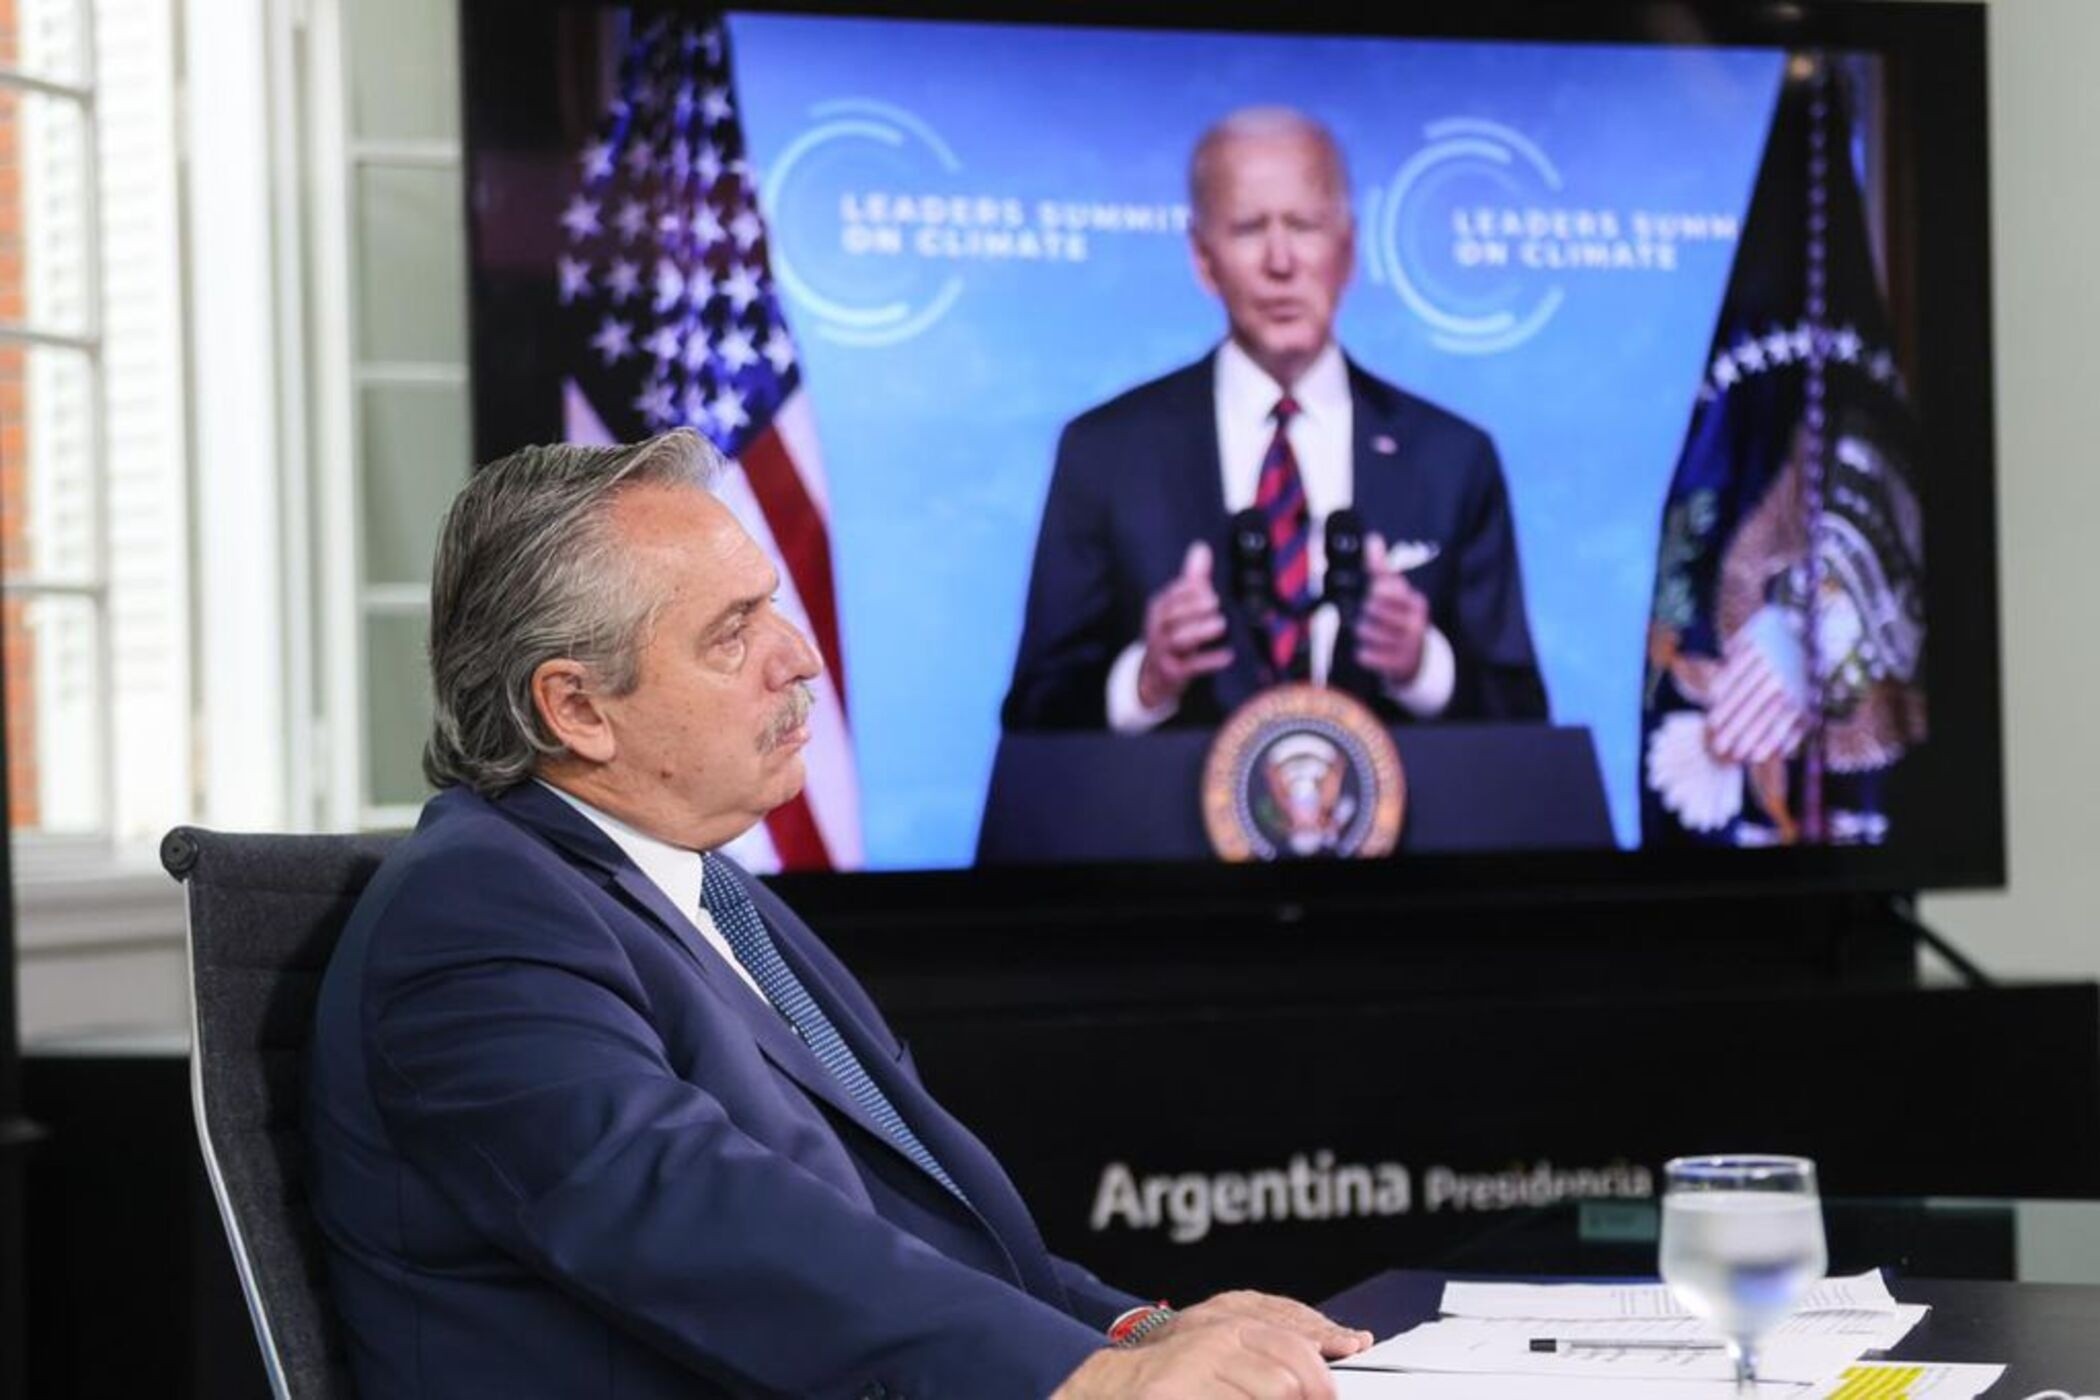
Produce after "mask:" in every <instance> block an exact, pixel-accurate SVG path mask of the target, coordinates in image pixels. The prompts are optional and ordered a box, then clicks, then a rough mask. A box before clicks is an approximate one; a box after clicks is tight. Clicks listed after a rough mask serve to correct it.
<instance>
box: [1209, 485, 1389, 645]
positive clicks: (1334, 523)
mask: <svg viewBox="0 0 2100 1400" xmlns="http://www.w3.org/2000/svg"><path fill="white" fill-rule="evenodd" d="M1231 578H1232V596H1233V600H1234V601H1235V602H1237V603H1238V604H1239V605H1240V607H1241V608H1243V609H1244V610H1245V611H1246V612H1247V614H1248V615H1249V616H1250V617H1253V618H1255V619H1257V620H1259V619H1266V618H1267V617H1268V616H1269V615H1270V614H1272V613H1276V612H1280V611H1282V610H1283V608H1284V602H1283V599H1281V598H1279V597H1278V596H1277V594H1276V559H1275V549H1274V545H1273V544H1272V543H1271V542H1270V539H1269V518H1268V517H1267V516H1266V515H1264V514H1262V512H1261V510H1260V509H1259V508H1258V507H1255V506H1249V507H1248V508H1247V509H1245V510H1243V511H1241V512H1240V513H1239V514H1237V515H1235V516H1233V517H1232V574H1231ZM1367 582H1368V577H1367V575H1366V573H1365V571H1364V519H1363V517H1362V516H1361V515H1359V514H1357V513H1356V511H1355V510H1353V509H1350V508H1347V507H1345V508H1343V509H1341V510H1338V511H1335V512H1334V513H1332V514H1331V515H1329V516H1328V517H1327V578H1326V583H1325V585H1324V586H1323V587H1322V588H1321V590H1320V596H1319V597H1318V598H1317V599H1315V600H1314V603H1313V606H1314V607H1318V606H1319V604H1321V603H1332V604H1334V605H1335V609H1336V610H1337V611H1338V612H1339V613H1340V614H1341V618H1342V623H1343V625H1344V626H1348V625H1351V624H1353V623H1354V622H1355V621H1356V614H1357V611H1358V609H1360V608H1361V607H1362V606H1363V601H1364V589H1365V587H1366V584H1367Z"/></svg>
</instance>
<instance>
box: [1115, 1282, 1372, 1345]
mask: <svg viewBox="0 0 2100 1400" xmlns="http://www.w3.org/2000/svg"><path fill="white" fill-rule="evenodd" d="M1230 1322H1254V1323H1259V1324H1261V1325H1262V1326H1265V1327H1274V1328H1276V1329H1278V1330H1279V1331H1284V1332H1289V1333H1290V1334H1291V1335H1293V1336H1295V1337H1302V1338H1303V1339H1305V1340H1306V1341H1308V1342H1311V1343H1312V1344H1313V1345H1314V1346H1315V1347H1317V1348H1319V1352H1320V1355H1321V1356H1323V1357H1325V1358H1327V1359H1328V1360H1329V1361H1339V1360H1341V1359H1342V1358H1343V1357H1345V1356H1354V1355H1356V1354H1357V1353H1358V1352H1360V1351H1362V1350H1364V1349H1365V1348H1367V1347H1369V1346H1370V1345H1371V1343H1372V1341H1373V1338H1372V1336H1371V1334H1370V1333H1369V1332H1359V1331H1357V1330H1356V1329H1355V1328H1353V1327H1344V1326H1342V1325H1341V1324H1340V1323H1338V1322H1335V1321H1333V1320H1332V1319H1330V1318H1329V1317H1327V1316H1326V1315H1325V1314H1324V1313H1321V1312H1319V1311H1317V1310H1316V1309H1313V1308H1309V1307H1307V1306H1305V1304H1303V1303H1300V1302H1298V1301H1296V1300H1295V1299H1291V1298H1279V1297H1277V1296H1276V1295H1275V1294H1273V1293H1256V1292H1253V1291H1252V1290H1249V1289H1241V1290H1238V1291H1235V1292H1232V1293H1220V1294H1218V1295H1217V1296H1216V1297H1213V1298H1206V1299H1204V1300H1203V1301H1202V1302H1200V1303H1197V1304H1194V1305H1193V1306H1191V1307H1186V1308H1183V1309H1181V1310H1180V1311H1179V1312H1177V1313H1176V1314H1175V1315H1174V1318H1173V1320H1172V1321H1171V1322H1169V1323H1167V1324H1166V1325H1165V1326H1164V1327H1161V1328H1160V1329H1159V1330H1158V1331H1156V1332H1154V1333H1153V1334H1152V1337H1153V1338H1160V1337H1170V1336H1172V1335H1174V1334H1175V1333H1176V1332H1178V1331H1180V1330H1181V1329H1182V1328H1183V1327H1203V1326H1208V1325H1211V1324H1214V1323H1230Z"/></svg>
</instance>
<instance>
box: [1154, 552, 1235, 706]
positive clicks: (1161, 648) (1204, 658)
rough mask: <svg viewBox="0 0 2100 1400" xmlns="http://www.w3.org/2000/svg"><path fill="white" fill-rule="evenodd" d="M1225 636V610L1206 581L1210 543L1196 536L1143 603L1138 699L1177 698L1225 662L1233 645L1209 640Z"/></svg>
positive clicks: (1159, 701)
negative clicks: (1164, 583) (1171, 574)
mask: <svg viewBox="0 0 2100 1400" xmlns="http://www.w3.org/2000/svg"><path fill="white" fill-rule="evenodd" d="M1224 635H1225V609H1224V608H1223V607H1222V606H1220V605H1219V603H1218V590H1217V589H1215V588H1213V587H1212V586H1211V582H1210V546H1209V545H1207V544H1205V543H1203V542H1202V541H1201V540H1198V541H1197V542H1196V543H1194V544H1192V545H1190V546H1189V552H1188V555H1187V556H1186V557H1185V558H1184V559H1183V560H1182V561H1181V572H1180V573H1178V574H1176V575H1175V576H1174V579H1173V581H1172V582H1170V583H1169V584H1167V586H1166V587H1164V588H1162V589H1160V590H1159V592H1157V593H1155V594H1153V595H1152V597H1151V599H1150V601H1148V602H1147V603H1146V604H1145V656H1144V660H1143V661H1141V662H1140V663H1139V664H1138V678H1137V691H1138V703H1139V704H1141V705H1143V706H1144V707H1145V708H1146V709H1148V710H1156V709H1158V708H1159V707H1160V706H1162V705H1167V704H1171V703H1174V702H1176V701H1179V700H1180V699H1181V693H1182V692H1183V691H1185V690H1187V689H1188V687H1189V682H1190V681H1192V680H1194V679H1196V677H1198V676H1207V675H1210V674H1211V673H1212V672H1214V671H1222V670H1224V669H1225V668H1226V667H1227V666H1230V665H1231V664H1232V648H1231V647H1229V646H1214V645H1212V643H1215V642H1216V641H1218V639H1219V638H1221V637H1223V636H1224ZM1206 648H1208V649H1207V650H1206Z"/></svg>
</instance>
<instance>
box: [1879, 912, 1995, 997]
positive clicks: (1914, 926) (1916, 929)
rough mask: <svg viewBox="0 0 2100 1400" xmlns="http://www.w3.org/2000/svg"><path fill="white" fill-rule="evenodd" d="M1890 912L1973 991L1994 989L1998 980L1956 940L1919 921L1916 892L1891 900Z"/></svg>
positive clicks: (1891, 915) (1892, 917)
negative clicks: (1976, 989) (1981, 988)
mask: <svg viewBox="0 0 2100 1400" xmlns="http://www.w3.org/2000/svg"><path fill="white" fill-rule="evenodd" d="M1888 912H1889V918H1890V920H1891V921H1892V922H1893V923H1894V924H1895V925H1896V927H1898V928H1900V929H1902V930H1903V931H1904V932H1905V933H1908V934H1909V935H1910V936H1911V937H1913V938H1915V939H1917V940H1918V942H1920V943H1922V944H1924V945H1925V946H1926V947H1928V948H1930V949H1932V951H1933V952H1935V953H1937V954H1939V957H1940V961H1942V962H1944V963H1946V964H1947V966H1948V967H1950V968H1952V969H1954V974H1955V975H1956V976H1957V977H1959V978H1961V980H1962V982H1963V983H1964V984H1965V985H1967V986H1971V987H1994V986H1996V985H1997V979H1996V978H1995V977H1992V976H1991V974H1990V973H1988V972H1985V971H1984V970H1983V968H1982V966H1981V965H1980V964H1978V963H1977V961H1976V960H1975V959H1974V958H1972V957H1970V956H1969V955H1968V954H1967V953H1964V952H1963V951H1962V950H1961V949H1960V948H1958V947H1956V946H1955V945H1954V942H1953V940H1951V939H1949V938H1948V937H1947V936H1946V935H1945V934H1943V933H1941V932H1939V931H1938V930H1937V929H1935V928H1933V927H1932V926H1931V925H1929V924H1927V923H1926V922H1925V921H1924V920H1923V919H1921V918H1919V917H1918V896H1917V895H1916V893H1915V892H1909V893H1904V894H1893V895H1890V896H1889V902H1888Z"/></svg>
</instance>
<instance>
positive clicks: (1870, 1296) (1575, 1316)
mask: <svg viewBox="0 0 2100 1400" xmlns="http://www.w3.org/2000/svg"><path fill="white" fill-rule="evenodd" d="M1440 1311H1441V1312H1442V1313H1443V1314H1444V1316H1443V1317H1442V1318H1440V1319H1439V1320H1437V1321H1435V1322H1431V1323H1426V1324H1424V1325H1423V1326H1420V1327H1417V1328H1415V1329H1414V1330H1412V1331H1410V1332H1404V1333H1401V1334H1400V1335H1399V1336H1396V1337H1391V1338H1388V1339H1387V1340H1385V1341H1383V1342H1380V1343H1379V1344H1378V1345H1377V1346H1375V1347H1373V1348H1372V1349H1371V1350H1369V1351H1367V1352H1363V1353H1361V1354H1359V1355H1357V1356H1353V1357H1350V1358H1349V1359H1348V1360H1347V1361H1345V1362H1343V1363H1341V1365H1340V1366H1338V1367H1337V1368H1336V1372H1337V1373H1336V1377H1335V1379H1336V1382H1337V1384H1338V1386H1339V1387H1340V1390H1341V1394H1342V1395H1343V1396H1345V1397H1363V1400H1371V1397H1392V1398H1393V1400H1398V1398H1399V1397H1408V1398H1409V1400H1534V1397H1535V1398H1536V1400H1604V1397H1606V1396H1615V1397H1627V1396H1632V1397H1635V1400H1733V1398H1734V1397H1735V1396H1736V1393H1737V1392H1736V1388H1735V1380H1734V1376H1735V1371H1734V1367H1733V1365H1732V1363H1731V1362H1730V1361H1729V1359H1728V1354H1727V1352H1726V1350H1725V1349H1724V1348H1722V1347H1721V1346H1720V1344H1719V1340H1718V1338H1717V1337H1716V1336H1715V1335H1714V1334H1713V1333H1712V1332H1711V1331H1709V1330H1708V1329H1707V1327H1706V1324H1705V1323H1703V1322H1701V1321H1700V1320H1699V1319H1697V1318H1695V1317H1693V1316H1691V1314H1690V1313H1688V1312H1687V1311H1686V1310H1685V1309H1684V1308H1683V1307H1682V1305H1680V1304H1679V1303H1678V1302H1677V1300H1676V1298H1675V1297H1674V1296H1673V1295H1672V1294H1671V1293H1670V1291H1669V1289H1668V1288H1667V1287H1665V1286H1664V1285H1662V1284H1512V1283H1450V1284H1446V1285H1445V1287H1444V1297H1443V1303H1442V1306H1441V1308H1440ZM1925 1312H1926V1310H1925V1309H1924V1308H1923V1307H1918V1306H1913V1305H1909V1304H1902V1303H1898V1302H1897V1301H1896V1300H1895V1299H1894V1298H1893V1297H1892V1296H1890V1294H1889V1291H1888V1286H1887V1284H1886V1283H1884V1282H1883V1281H1882V1277H1881V1275H1880V1274H1879V1273H1878V1272H1876V1273H1865V1274H1859V1275H1856V1276H1854V1277H1851V1278H1838V1279H1826V1280H1824V1281H1823V1282H1822V1283H1820V1284H1818V1285H1816V1287H1815V1288H1813V1289H1812V1290H1810V1292H1809V1294H1808V1295H1807V1297H1806V1298H1805V1299H1804V1300H1803V1302H1802V1304H1801V1306H1800V1308H1799V1309H1797V1310H1796V1311H1795V1313H1794V1314H1793V1315H1792V1316H1790V1317H1789V1318H1788V1319H1787V1320H1786V1321H1785V1322H1783V1323H1782V1324H1780V1326H1778V1327H1777V1328H1775V1329H1773V1331H1772V1332H1771V1333H1770V1334H1768V1335H1767V1336H1766V1338H1765V1341H1764V1345H1763V1348H1762V1350H1761V1352H1760V1354H1759V1357H1758V1375H1759V1378H1760V1384H1759V1385H1758V1386H1757V1387H1756V1388H1755V1394H1756V1396H1757V1397H1758V1398H1759V1400H1768V1398H1769V1400H1884V1397H1886V1398H1887V1400H1895V1398H1896V1397H1904V1396H1909V1397H1918V1398H1919V1400H1922V1398H1923V1397H1926V1396H1930V1397H1933V1400H1972V1397H1974V1396H1977V1395H1980V1394H1982V1393H1983V1391H1984V1390H1985V1389H1987V1388H1988V1387H1989V1386H1990V1385H1991V1384H1992V1383H1993V1382H1995V1381H1996V1380H1997V1379H1998V1377H1999V1375H2000V1374H2002V1372H2003V1368H2002V1367H1992V1366H1921V1365H1918V1364H1916V1363H1902V1364H1895V1363H1882V1362H1862V1361H1861V1360H1860V1358H1861V1357H1862V1356H1863V1355H1865V1353H1867V1352H1870V1351H1885V1350H1887V1349H1888V1348H1890V1347H1892V1346H1894V1345H1896V1343H1897V1342H1899V1341H1901V1340H1902V1339H1903V1338H1904V1336H1905V1335H1907V1334H1908V1333H1909V1332H1910V1330H1911V1329H1912V1328H1913V1327H1915V1326H1917V1325H1918V1323H1919V1321H1920V1320H1921V1319H1923V1317H1924V1316H1925Z"/></svg>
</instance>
